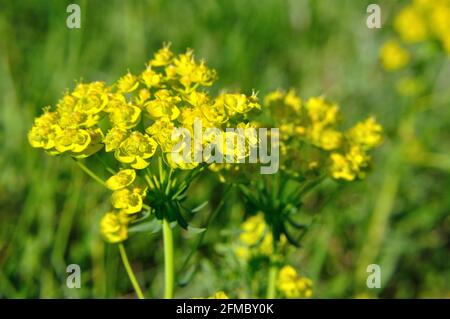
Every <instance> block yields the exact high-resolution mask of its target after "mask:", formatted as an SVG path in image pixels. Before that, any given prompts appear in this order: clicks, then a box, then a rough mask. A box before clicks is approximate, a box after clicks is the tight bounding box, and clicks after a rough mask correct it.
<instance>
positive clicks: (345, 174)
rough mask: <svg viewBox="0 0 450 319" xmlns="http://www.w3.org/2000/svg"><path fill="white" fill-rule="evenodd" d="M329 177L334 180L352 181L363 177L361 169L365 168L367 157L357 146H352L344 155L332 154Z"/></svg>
mask: <svg viewBox="0 0 450 319" xmlns="http://www.w3.org/2000/svg"><path fill="white" fill-rule="evenodd" d="M330 158H331V162H332V163H331V168H330V169H331V176H332V177H333V178H336V179H344V180H347V181H352V180H354V179H355V178H356V177H358V176H359V177H362V176H363V175H364V173H363V171H362V169H363V168H364V167H366V166H367V164H368V162H369V157H368V156H367V154H366V153H365V152H364V151H363V150H362V149H361V147H359V146H352V147H351V148H350V150H349V151H348V152H347V153H346V154H344V155H343V154H339V153H332V154H331V156H330Z"/></svg>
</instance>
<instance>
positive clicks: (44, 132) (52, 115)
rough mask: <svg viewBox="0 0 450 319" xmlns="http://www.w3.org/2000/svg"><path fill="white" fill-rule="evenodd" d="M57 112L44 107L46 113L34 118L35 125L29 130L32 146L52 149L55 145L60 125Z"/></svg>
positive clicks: (29, 139)
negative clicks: (58, 124)
mask: <svg viewBox="0 0 450 319" xmlns="http://www.w3.org/2000/svg"><path fill="white" fill-rule="evenodd" d="M56 123H57V114H56V112H50V111H49V110H48V108H46V109H44V114H42V115H41V116H40V117H38V118H36V119H35V120H34V125H33V127H32V128H31V130H30V131H29V132H28V141H29V143H30V145H31V146H32V147H35V148H43V149H45V150H49V149H52V148H53V147H54V146H55V137H56V132H57V130H58V129H59V127H58V126H57V125H56Z"/></svg>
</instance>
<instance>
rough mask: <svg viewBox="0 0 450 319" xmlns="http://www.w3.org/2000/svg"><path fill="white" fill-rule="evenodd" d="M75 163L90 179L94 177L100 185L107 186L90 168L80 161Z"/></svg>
mask: <svg viewBox="0 0 450 319" xmlns="http://www.w3.org/2000/svg"><path fill="white" fill-rule="evenodd" d="M75 163H77V165H78V166H79V167H80V168H81V169H82V170H83V171H84V172H85V173H86V174H88V175H89V176H90V177H92V178H93V179H94V180H95V181H96V182H98V183H99V184H102V185H103V186H105V181H104V180H102V179H101V178H100V177H98V175H97V174H95V173H94V172H93V171H91V170H90V169H89V168H87V166H86V165H84V164H83V163H81V162H80V161H78V160H75Z"/></svg>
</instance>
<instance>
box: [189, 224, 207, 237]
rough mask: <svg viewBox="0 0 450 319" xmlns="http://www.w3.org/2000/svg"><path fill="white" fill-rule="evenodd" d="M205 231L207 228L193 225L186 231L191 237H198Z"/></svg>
mask: <svg viewBox="0 0 450 319" xmlns="http://www.w3.org/2000/svg"><path fill="white" fill-rule="evenodd" d="M205 230H206V228H200V227H194V226H191V225H188V226H187V229H186V231H187V233H188V234H189V235H198V234H201V233H203V232H204V231H205Z"/></svg>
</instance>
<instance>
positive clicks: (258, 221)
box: [239, 214, 266, 246]
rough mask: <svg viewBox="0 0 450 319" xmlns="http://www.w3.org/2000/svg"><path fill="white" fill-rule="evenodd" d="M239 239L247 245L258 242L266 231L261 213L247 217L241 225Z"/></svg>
mask: <svg viewBox="0 0 450 319" xmlns="http://www.w3.org/2000/svg"><path fill="white" fill-rule="evenodd" d="M241 228H242V233H241V234H240V236H239V240H240V241H241V242H242V243H243V244H245V245H248V246H253V245H256V244H257V243H259V242H260V241H261V239H262V237H263V236H264V234H265V232H266V223H265V221H264V216H263V215H262V214H257V215H255V216H251V217H249V218H248V219H247V220H246V221H245V222H244V223H243V224H242V226H241Z"/></svg>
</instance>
